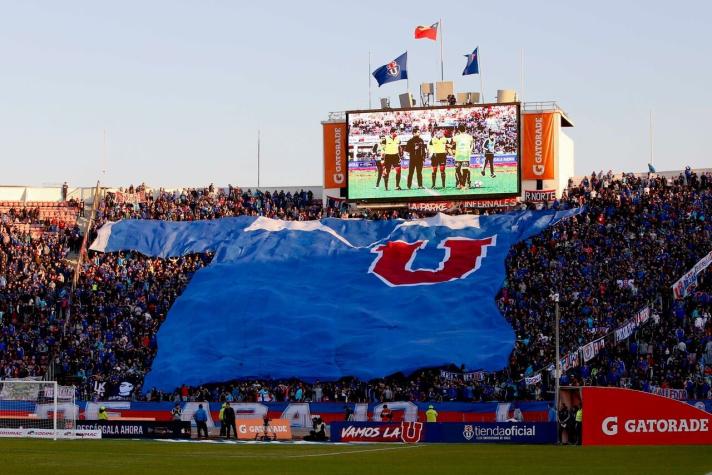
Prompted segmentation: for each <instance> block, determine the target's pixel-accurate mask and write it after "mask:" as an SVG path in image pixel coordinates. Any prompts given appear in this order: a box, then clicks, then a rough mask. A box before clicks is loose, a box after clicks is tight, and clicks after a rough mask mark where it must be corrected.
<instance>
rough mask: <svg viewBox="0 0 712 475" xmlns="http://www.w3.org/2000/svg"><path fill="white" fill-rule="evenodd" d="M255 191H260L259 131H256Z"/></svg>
mask: <svg viewBox="0 0 712 475" xmlns="http://www.w3.org/2000/svg"><path fill="white" fill-rule="evenodd" d="M257 189H258V190H259V189H260V129H257Z"/></svg>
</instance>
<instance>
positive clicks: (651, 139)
mask: <svg viewBox="0 0 712 475" xmlns="http://www.w3.org/2000/svg"><path fill="white" fill-rule="evenodd" d="M650 164H651V165H654V164H653V110H652V109H650Z"/></svg>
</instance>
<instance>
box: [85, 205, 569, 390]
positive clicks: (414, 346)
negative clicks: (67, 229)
mask: <svg viewBox="0 0 712 475" xmlns="http://www.w3.org/2000/svg"><path fill="white" fill-rule="evenodd" d="M577 212H578V210H570V211H564V212H554V211H520V212H515V213H508V214H500V215H492V216H472V215H463V216H447V215H438V216H435V217H432V218H426V219H420V220H414V221H402V220H393V221H368V220H339V219H323V220H321V221H306V222H295V221H279V220H273V219H268V218H264V217H259V218H255V217H247V216H243V217H237V218H223V219H220V220H215V221H195V222H167V221H149V220H128V221H119V222H117V223H113V224H112V223H110V224H108V225H105V226H104V227H102V228H101V229H100V230H99V235H98V237H97V240H96V241H95V242H94V244H93V245H92V249H94V250H98V251H104V252H116V251H119V250H135V251H138V252H140V253H142V254H144V255H148V256H158V257H164V258H167V257H173V256H180V255H185V254H189V253H197V252H205V251H207V250H212V251H214V252H215V256H214V258H213V260H212V262H211V263H210V264H209V265H208V266H206V267H205V268H203V269H201V270H199V271H197V272H196V273H195V274H194V275H193V277H192V279H191V281H190V282H189V283H188V285H187V287H186V288H185V291H184V292H183V293H182V294H181V295H180V296H179V297H178V298H177V299H176V301H175V302H174V304H173V306H172V307H171V309H170V311H169V312H168V315H167V318H166V320H165V322H164V323H163V324H162V325H161V327H160V329H159V331H158V335H157V339H158V354H157V356H156V358H155V359H154V361H153V364H152V367H151V369H150V372H149V373H148V374H147V376H146V379H145V381H144V386H143V387H144V388H145V389H146V390H149V389H150V388H152V387H156V388H159V389H162V390H166V391H170V390H173V389H175V388H176V387H178V386H180V385H181V384H183V383H186V384H188V385H192V386H198V385H201V384H205V383H210V382H222V381H227V380H230V379H238V378H270V377H272V378H291V377H298V378H301V379H303V380H307V381H308V380H314V379H317V378H319V379H338V378H341V377H344V376H356V377H359V378H362V379H371V378H375V377H383V376H387V375H389V374H393V373H395V372H398V371H402V372H404V373H409V372H412V371H415V370H417V369H420V368H425V367H438V366H443V365H447V364H451V363H454V364H456V365H460V364H464V365H465V366H466V367H467V368H472V369H482V370H485V371H495V370H499V369H502V368H504V367H506V366H507V361H508V358H509V355H510V353H511V351H512V348H513V345H514V341H515V335H514V332H513V330H512V327H511V326H510V324H509V323H508V322H507V321H506V320H505V318H504V317H503V316H502V315H501V313H500V312H499V309H498V308H497V303H496V301H495V296H496V294H497V292H498V291H499V289H500V288H501V286H502V282H503V281H504V277H505V265H504V262H505V258H506V256H507V254H508V252H509V248H510V246H511V245H512V244H514V243H516V242H517V241H519V240H522V239H526V238H528V237H530V236H532V235H534V234H536V233H538V232H540V231H541V230H543V229H545V228H546V227H547V226H549V225H551V224H553V223H555V222H556V221H558V220H560V219H562V218H566V217H568V216H571V215H572V214H575V213H577Z"/></svg>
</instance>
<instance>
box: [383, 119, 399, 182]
mask: <svg viewBox="0 0 712 475" xmlns="http://www.w3.org/2000/svg"><path fill="white" fill-rule="evenodd" d="M381 145H383V164H384V166H385V169H386V171H385V173H384V174H383V180H384V182H385V185H386V191H388V178H389V177H390V176H391V168H395V169H396V190H400V189H401V187H400V179H401V155H402V154H403V147H401V141H400V138H398V130H396V128H395V127H393V128H391V134H390V135H389V136H387V137H386V138H385V139H383V141H382V142H381Z"/></svg>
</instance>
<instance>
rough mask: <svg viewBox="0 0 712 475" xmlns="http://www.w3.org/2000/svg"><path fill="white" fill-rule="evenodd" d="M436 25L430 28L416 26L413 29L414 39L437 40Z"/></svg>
mask: <svg viewBox="0 0 712 475" xmlns="http://www.w3.org/2000/svg"><path fill="white" fill-rule="evenodd" d="M438 23H440V22H437V23H433V24H432V25H430V26H416V27H415V39H416V40H420V39H423V38H428V39H430V40H433V41H435V40H437V39H438Z"/></svg>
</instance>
